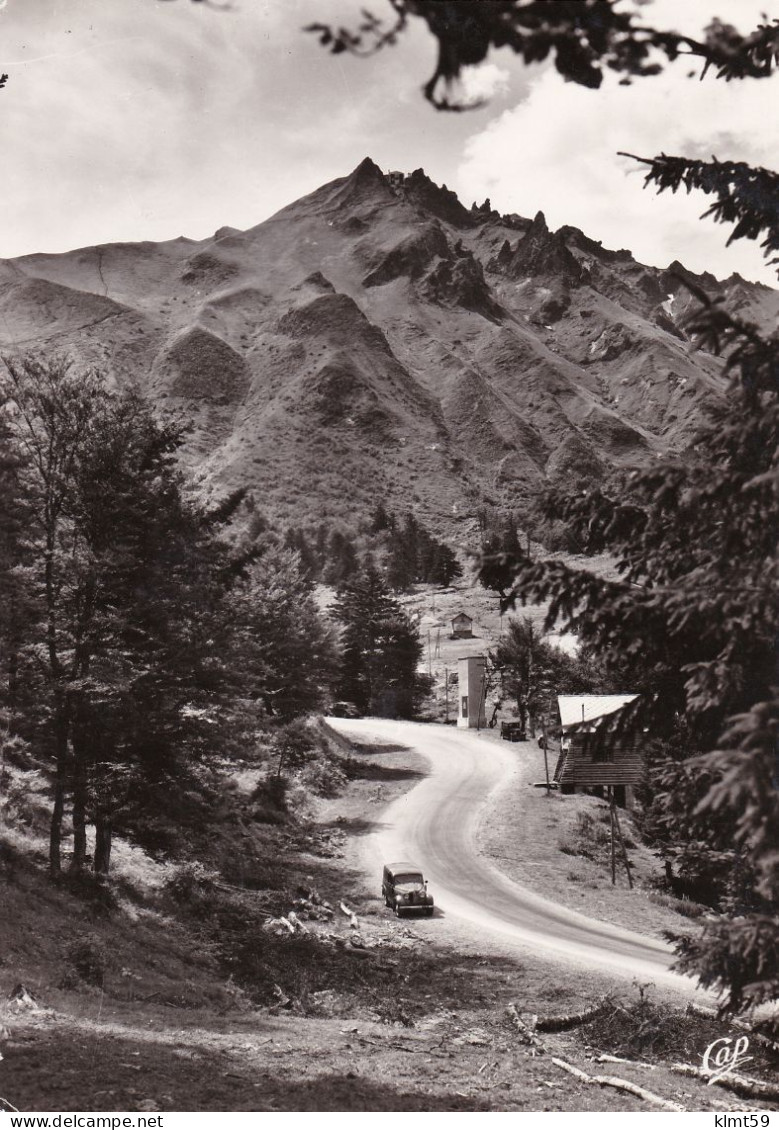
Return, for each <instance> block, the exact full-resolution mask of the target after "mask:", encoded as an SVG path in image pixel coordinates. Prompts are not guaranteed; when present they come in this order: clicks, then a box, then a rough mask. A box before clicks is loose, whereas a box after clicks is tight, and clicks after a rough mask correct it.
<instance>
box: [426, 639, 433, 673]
mask: <svg viewBox="0 0 779 1130" xmlns="http://www.w3.org/2000/svg"><path fill="white" fill-rule="evenodd" d="M427 673H428V675H432V674H433V660H432V658H431V656H430V629H429V628H428V629H427Z"/></svg>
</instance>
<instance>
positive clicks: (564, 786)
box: [554, 694, 645, 808]
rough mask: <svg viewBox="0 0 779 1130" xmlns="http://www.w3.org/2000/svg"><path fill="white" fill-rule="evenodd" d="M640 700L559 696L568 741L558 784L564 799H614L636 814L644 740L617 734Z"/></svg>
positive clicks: (563, 745)
mask: <svg viewBox="0 0 779 1130" xmlns="http://www.w3.org/2000/svg"><path fill="white" fill-rule="evenodd" d="M636 698H637V695H634V694H623V695H618V694H608V695H559V696H558V699H557V705H558V709H559V711H560V724H561V726H562V731H563V736H562V742H561V745H560V757H559V759H558V762H557V767H556V769H555V774H554V779H555V781H557V783H558V785H559V786H560V792H561V793H576V792H584V793H592V794H594V795H596V796H606V795H608V791H609V789H611V790H612V795H613V797H614V801H615V803H616V804H619V805H622V806H623V807H627V808H631V807H632V806H633V802H634V799H635V790H636V786H637V785H638V783H639V781H640V780H641V774H642V771H643V747H644V742H645V737H644V735H643V734H625V735H622V734H614V733H613V731H614V730H615V729H616V728H617V725H618V721H619V716H620V714H621V712H622V711H623V710H624V708H625V707H626V706H627V705H628V703H631V702H634V701H635V699H636Z"/></svg>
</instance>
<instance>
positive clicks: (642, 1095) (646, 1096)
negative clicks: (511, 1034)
mask: <svg viewBox="0 0 779 1130" xmlns="http://www.w3.org/2000/svg"><path fill="white" fill-rule="evenodd" d="M552 1063H553V1064H554V1065H555V1066H556V1067H560V1068H562V1070H563V1071H567V1072H568V1074H569V1075H573V1076H575V1077H576V1078H577V1079H580V1080H581V1081H582V1083H591V1084H593V1085H595V1086H598V1087H613V1088H614V1090H615V1091H624V1092H626V1093H627V1094H629V1095H635V1096H636V1098H638V1099H643V1101H644V1102H645V1103H649V1104H650V1106H656V1107H659V1108H660V1110H673V1111H675V1112H676V1113H677V1114H684V1113H685V1108H684V1107H683V1106H680V1105H679V1104H678V1103H674V1102H671V1100H670V1099H664V1098H663V1097H662V1096H661V1095H655V1094H654V1093H653V1092H652V1091H647V1090H646V1089H645V1088H644V1087H639V1086H638V1084H637V1083H631V1082H629V1081H628V1080H627V1079H617V1078H615V1077H613V1076H611V1075H588V1074H587V1072H586V1071H582V1070H581V1069H580V1068H578V1067H574V1066H573V1064H572V1063H566V1062H565V1060H564V1059H556V1058H555V1057H553V1058H552Z"/></svg>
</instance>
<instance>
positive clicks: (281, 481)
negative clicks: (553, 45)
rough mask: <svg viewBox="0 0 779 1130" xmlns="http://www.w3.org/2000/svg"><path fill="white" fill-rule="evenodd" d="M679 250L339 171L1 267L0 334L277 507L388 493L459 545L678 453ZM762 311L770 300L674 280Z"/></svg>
mask: <svg viewBox="0 0 779 1130" xmlns="http://www.w3.org/2000/svg"><path fill="white" fill-rule="evenodd" d="M686 274H687V273H686V272H685V270H684V268H683V267H682V266H681V265H680V264H672V265H671V266H670V267H669V268H668V270H666V271H662V270H658V269H655V268H650V267H645V266H642V265H641V264H639V263H637V262H635V260H634V259H633V258H632V256H631V255H630V253H629V252H628V251H609V250H606V249H605V248H603V247H602V246H601V245H600V244H599V243H596V242H594V241H592V240H590V239H588V238H587V237H586V236H585V235H584V234H583V233H582V232H580V231H578V230H577V229H575V228H569V227H566V228H561V229H560V230H559V231H558V232H551V231H550V230H549V228H548V226H547V224H546V221H545V218H544V216H543V214H542V213H539V214H538V215H537V216H536V217H535V218H534V219H532V220H530V219H523V218H522V217H518V216H500V215H498V214H497V213H496V212H494V211H492V210H491V209H490V208H489V206H488V205H487V204H485V205H484V206H482V207H481V208H477V207H476V206H474V207H473V208H471V209H466V208H465V207H464V206H463V205H462V204H461V203H460V201H459V200H458V199H457V197H456V196H455V195H454V193H452V192H450V191H449V190H448V189H446V188H445V187H444V188H441V187H439V186H437V185H435V184H434V183H433V182H432V181H430V180H429V179H428V178H427V177H426V175H425V174H424V172H423V171H422V170H417V171H416V172H414V173H412V174H411V175H410V176H402V175H400V174H392V175H391V176H390V175H384V174H383V173H382V172H381V170H380V169H379V168H378V167H377V166H376V165H375V164H373V162H372V161H370V160H369V159H366V160H365V161H363V162H362V163H361V164H360V165H359V166H358V168H357V169H355V170H354V172H353V173H352V174H351V175H350V176H348V177H344V178H341V179H339V180H336V181H333V182H332V183H331V184H328V185H325V186H323V187H322V188H320V189H318V190H317V191H316V192H314V193H311V194H310V195H308V196H306V197H304V198H302V199H301V200H298V201H296V202H295V203H293V204H291V205H290V206H289V207H287V208H284V209H283V210H282V211H281V212H279V213H277V214H276V215H275V216H273V217H271V218H270V219H269V220H267V221H265V222H264V223H262V224H259V225H258V226H257V227H255V228H252V229H250V230H248V231H245V232H240V231H236V230H235V229H232V228H223V229H220V231H218V232H217V233H216V234H215V235H214V236H213V237H212V238H211V239H207V240H203V241H200V242H193V241H190V240H186V239H177V240H171V241H168V242H166V243H161V244H152V243H139V244H109V245H106V246H104V247H93V248H85V249H81V250H78V251H74V252H70V253H67V254H64V255H30V256H24V257H22V258H20V259H17V260H13V261H5V262H0V348H2V349H3V350H4V351H5V352H6V353H8V352H14V351H24V350H28V349H31V348H38V349H42V350H51V349H56V350H58V351H60V352H66V353H69V354H71V355H73V356H74V358H76V359H77V361H78V363H79V364H91V365H96V366H98V367H99V368H101V369H102V370H103V371H105V372H106V373H107V374H108V375H109V377H110V378H111V379H112V380H114V381H115V382H117V383H118V384H120V385H121V384H124V383H126V382H128V381H134V382H137V383H138V384H139V385H140V386H141V387H142V388H144V389H145V390H146V391H147V392H148V394H149V395H150V396H152V397H153V398H154V399H155V400H156V401H157V402H158V403H159V405H160V407H161V410H163V409H164V410H165V411H176V412H177V413H179V414H182V415H183V416H184V417H185V418H188V419H190V420H191V422H192V433H191V437H190V440H189V443H188V448H187V452H186V457H187V459H188V460H189V461H190V463H191V464H192V465H193V466H194V467H197V468H198V470H199V472H200V473H201V477H202V479H203V481H204V482H206V483H208V484H211V485H212V486H213V488H214V489H222V488H224V487H227V486H234V485H238V484H245V485H247V486H249V487H250V488H251V489H252V490H253V491H254V492H255V494H256V496H257V499H258V502H259V504H260V507H261V509H263V510H264V511H265V512H266V513H267V514H268V515H269V516H270V517H272V518H273V519H276V520H280V521H282V522H294V523H295V524H300V523H303V524H305V523H306V522H311V523H313V522H314V521H317V522H318V521H320V520H322V519H323V518H324V519H329V520H333V519H335V520H344V521H351V520H353V519H354V516H355V515H359V514H360V513H362V512H366V511H368V510H370V509H371V508H372V507H373V506H374V505H375V503H376V502H377V501H378V500H379V499H382V500H383V501H384V502H385V503H387V504H389V505H390V506H391V507H394V508H396V509H409V508H410V509H414V510H416V511H417V512H418V513H419V514H420V516H421V517H423V518H424V519H425V520H426V522H427V523H428V525H429V526H430V527H431V528H432V529H433V530H435V531H436V532H438V533H439V534H441V535H444V536H447V537H454V538H457V539H458V540H461V541H464V542H467V541H469V540H470V539H471V538H472V537H473V534H474V530H475V514H476V512H477V511H478V509H479V508H480V507H481V506H483V505H484V504H485V502H486V503H490V504H492V505H496V506H499V507H503V508H505V509H510V510H514V511H521V509H522V507H523V506H524V505H525V503H526V502H527V501H528V500H530V499H532V498H534V497H536V496H537V495H538V493H539V491H540V490H541V489H542V488H543V487H544V485H545V484H547V483H550V482H557V483H560V482H562V483H565V482H571V483H572V484H575V485H576V487H577V488H579V487H580V486H581V484H582V482H585V481H588V480H593V479H598V478H600V477H602V476H603V475H605V474H607V473H608V471H609V469H610V468H613V467H619V466H622V465H627V464H630V463H631V462H634V461H635V460H637V459H651V458H654V457H655V456H656V455H657V454H659V453H663V452H665V451H668V450H673V449H680V448H683V447H684V445H685V444H686V443H687V442H688V441H689V438H690V436H691V434H692V432H693V430H694V428H695V426H696V424H697V423H698V421H699V420H700V417H701V411H702V408H703V406H704V404H705V403H706V402H707V401H708V400H710V399H712V398H717V397H720V396H722V395H723V393H724V382H723V379H722V376H721V366H720V363H719V362H718V360H717V359H715V358H714V357H712V356H710V355H708V354H706V353H704V352H702V351H699V352H695V351H694V350H693V349H692V347H691V343H690V342H689V341H688V340H687V337H686V334H685V331H684V328H683V322H684V315H685V313H686V311H687V310H688V309H689V307H690V304H691V301H692V300H691V298H690V296H689V292H687V291H686V290H685V288H684V286H683V281H682V280H683V279H684V277H685V275H686ZM691 277H692V278H693V279H694V281H695V283H696V285H698V286H702V287H703V288H704V289H706V290H708V291H709V292H710V293H712V294H714V295H717V296H719V295H722V296H724V297H725V298H726V299H727V300H728V301H729V302H731V303H732V304H734V305H736V307H737V308H738V309H739V310H740V312H741V313H742V314H744V315H745V316H749V317H752V318H754V319H755V320H757V321H758V322H759V324H761V325H763V326H766V325H768V324H771V322H772V321H773V320H774V319H775V317H776V315H777V312H779V293H777V292H776V291H773V290H770V289H769V288H766V287H761V286H758V285H754V284H749V283H746V282H744V281H743V280H742V279H740V278H738V276H734V277H733V278H731V279H729V280H727V281H726V282H725V283H719V282H717V280H715V279H714V278H712V277H711V276H703V277H698V276H691Z"/></svg>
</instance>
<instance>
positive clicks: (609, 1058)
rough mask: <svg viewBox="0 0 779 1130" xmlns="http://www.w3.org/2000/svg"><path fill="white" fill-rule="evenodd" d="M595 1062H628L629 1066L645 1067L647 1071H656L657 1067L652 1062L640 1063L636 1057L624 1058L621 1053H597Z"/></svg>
mask: <svg viewBox="0 0 779 1130" xmlns="http://www.w3.org/2000/svg"><path fill="white" fill-rule="evenodd" d="M595 1063H629V1064H630V1066H631V1067H646V1068H647V1070H648V1071H656V1070H657V1068H656V1066H655V1064H654V1063H640V1062H639V1060H637V1059H625V1058H624V1056H621V1055H606V1054H605V1053H604V1054H603V1055H599V1056H596V1057H595Z"/></svg>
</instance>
